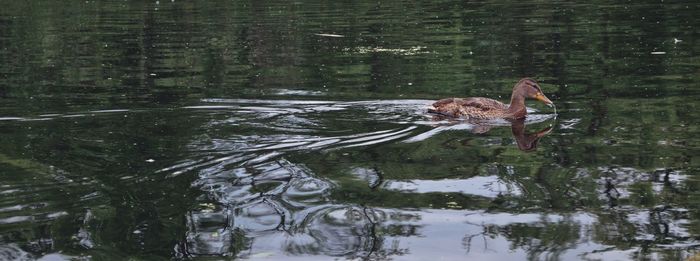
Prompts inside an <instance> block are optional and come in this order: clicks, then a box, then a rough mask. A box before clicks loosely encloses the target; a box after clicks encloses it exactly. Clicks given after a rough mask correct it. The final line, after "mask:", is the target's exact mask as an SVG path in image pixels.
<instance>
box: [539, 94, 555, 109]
mask: <svg viewBox="0 0 700 261" xmlns="http://www.w3.org/2000/svg"><path fill="white" fill-rule="evenodd" d="M535 99H536V100H538V101H541V102H543V103H544V104H547V106H549V107H552V106H554V103H553V102H552V101H550V100H549V98H547V96H544V94H541V93H538V94H537V95H535Z"/></svg>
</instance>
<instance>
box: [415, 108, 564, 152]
mask: <svg viewBox="0 0 700 261" xmlns="http://www.w3.org/2000/svg"><path fill="white" fill-rule="evenodd" d="M552 117H553V116H545V117H541V118H536V119H532V120H526V119H517V120H509V121H498V122H493V121H452V120H450V121H448V122H444V121H443V122H441V123H440V124H439V125H437V126H436V127H435V128H433V129H431V130H429V131H426V132H424V133H421V134H418V135H415V136H413V137H411V138H409V139H406V140H405V141H404V142H408V143H412V142H418V141H423V140H426V139H428V138H430V137H433V136H435V135H437V134H439V133H441V132H445V131H455V130H466V131H469V132H471V133H475V134H484V133H487V132H489V131H491V129H493V128H496V127H502V126H507V125H506V124H510V128H511V133H512V134H513V138H514V139H515V142H516V144H517V146H518V149H520V150H521V151H524V152H531V151H535V149H537V144H538V142H539V141H540V139H541V138H542V137H544V136H546V135H547V134H549V133H551V132H552V127H546V128H544V129H541V130H539V131H536V132H530V133H528V132H527V130H526V129H527V127H526V126H527V124H533V123H539V122H543V121H546V120H548V119H550V118H552ZM433 120H444V118H439V117H434V118H433Z"/></svg>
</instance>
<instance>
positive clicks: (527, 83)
mask: <svg viewBox="0 0 700 261" xmlns="http://www.w3.org/2000/svg"><path fill="white" fill-rule="evenodd" d="M514 89H515V90H514V92H518V93H519V94H520V95H522V96H523V97H525V98H531V99H535V100H538V101H541V102H542V103H544V104H546V105H547V106H549V107H552V106H553V105H554V103H553V102H552V101H550V100H549V98H547V96H545V95H544V93H543V92H542V88H540V85H539V84H537V82H536V81H535V80H533V79H530V78H523V79H521V80H520V81H519V82H518V83H517V84H515V88H514Z"/></svg>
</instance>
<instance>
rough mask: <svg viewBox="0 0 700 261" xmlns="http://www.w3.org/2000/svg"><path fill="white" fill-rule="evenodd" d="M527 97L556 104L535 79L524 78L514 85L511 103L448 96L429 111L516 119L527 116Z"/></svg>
mask: <svg viewBox="0 0 700 261" xmlns="http://www.w3.org/2000/svg"><path fill="white" fill-rule="evenodd" d="M526 98H531V99H535V100H538V101H541V102H543V103H544V104H546V105H547V106H550V107H551V106H554V103H553V102H552V101H551V100H549V98H547V96H545V95H544V93H543V92H542V88H541V87H540V85H539V84H537V82H536V81H535V80H533V79H531V78H523V79H521V80H520V81H518V83H516V84H515V86H513V93H512V94H511V96H510V104H505V103H502V102H500V101H497V100H494V99H490V98H484V97H469V98H446V99H441V100H438V101H436V102H435V103H433V104H432V105H431V106H430V107H429V108H428V112H429V113H434V114H438V115H440V116H443V117H448V118H465V119H507V120H515V119H522V118H525V116H527V108H526V107H525V99H526Z"/></svg>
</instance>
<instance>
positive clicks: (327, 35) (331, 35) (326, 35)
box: [314, 34, 345, 38]
mask: <svg viewBox="0 0 700 261" xmlns="http://www.w3.org/2000/svg"><path fill="white" fill-rule="evenodd" d="M314 35H316V36H323V37H335V38H342V37H345V36H344V35H340V34H314Z"/></svg>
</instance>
